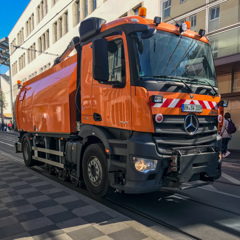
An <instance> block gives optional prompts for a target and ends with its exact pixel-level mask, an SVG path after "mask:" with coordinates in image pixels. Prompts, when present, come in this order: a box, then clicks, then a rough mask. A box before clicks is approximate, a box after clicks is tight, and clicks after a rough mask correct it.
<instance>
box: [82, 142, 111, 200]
mask: <svg viewBox="0 0 240 240" xmlns="http://www.w3.org/2000/svg"><path fill="white" fill-rule="evenodd" d="M107 166H108V165H107V156H106V154H105V152H104V146H103V144H101V143H97V144H92V145H89V146H88V147H87V149H86V151H85V152H84V155H83V164H82V167H83V178H84V181H85V184H86V187H87V189H88V191H89V192H90V194H91V195H92V196H94V197H97V198H102V197H104V196H108V195H110V194H111V193H112V192H113V189H112V188H110V186H109V183H108V167H107Z"/></svg>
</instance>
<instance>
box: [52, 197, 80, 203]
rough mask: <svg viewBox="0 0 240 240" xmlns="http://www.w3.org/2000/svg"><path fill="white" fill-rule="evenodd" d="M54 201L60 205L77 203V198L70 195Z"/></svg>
mask: <svg viewBox="0 0 240 240" xmlns="http://www.w3.org/2000/svg"><path fill="white" fill-rule="evenodd" d="M54 200H55V201H56V202H58V203H60V204H63V203H69V202H73V201H76V200H77V198H76V197H74V196H71V195H70V196H65V197H60V198H55V199H54Z"/></svg>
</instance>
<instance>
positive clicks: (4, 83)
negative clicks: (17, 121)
mask: <svg viewBox="0 0 240 240" xmlns="http://www.w3.org/2000/svg"><path fill="white" fill-rule="evenodd" d="M0 91H2V93H3V96H4V100H5V108H3V117H4V119H3V120H4V122H5V123H8V122H9V121H10V120H11V117H12V114H11V112H12V111H11V94H10V80H9V76H8V72H6V74H0ZM0 111H1V110H0ZM0 114H2V113H1V112H0ZM1 118H2V116H1ZM1 121H2V119H1Z"/></svg>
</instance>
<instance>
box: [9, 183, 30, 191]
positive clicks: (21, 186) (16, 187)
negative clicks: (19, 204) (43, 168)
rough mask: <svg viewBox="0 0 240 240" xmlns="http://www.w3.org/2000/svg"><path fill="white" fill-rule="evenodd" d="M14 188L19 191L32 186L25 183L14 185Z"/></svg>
mask: <svg viewBox="0 0 240 240" xmlns="http://www.w3.org/2000/svg"><path fill="white" fill-rule="evenodd" d="M12 188H13V189H15V190H16V191H17V190H22V189H27V188H31V186H30V185H29V184H25V185H19V186H15V187H12Z"/></svg>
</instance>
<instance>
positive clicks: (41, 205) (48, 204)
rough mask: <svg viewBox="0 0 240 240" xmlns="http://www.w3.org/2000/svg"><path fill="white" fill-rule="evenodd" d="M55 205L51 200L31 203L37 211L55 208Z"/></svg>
mask: <svg viewBox="0 0 240 240" xmlns="http://www.w3.org/2000/svg"><path fill="white" fill-rule="evenodd" d="M56 205H58V203H57V202H55V201H54V200H51V199H50V200H46V201H41V202H37V203H33V206H35V207H36V208H38V209H41V208H46V207H51V206H56Z"/></svg>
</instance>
